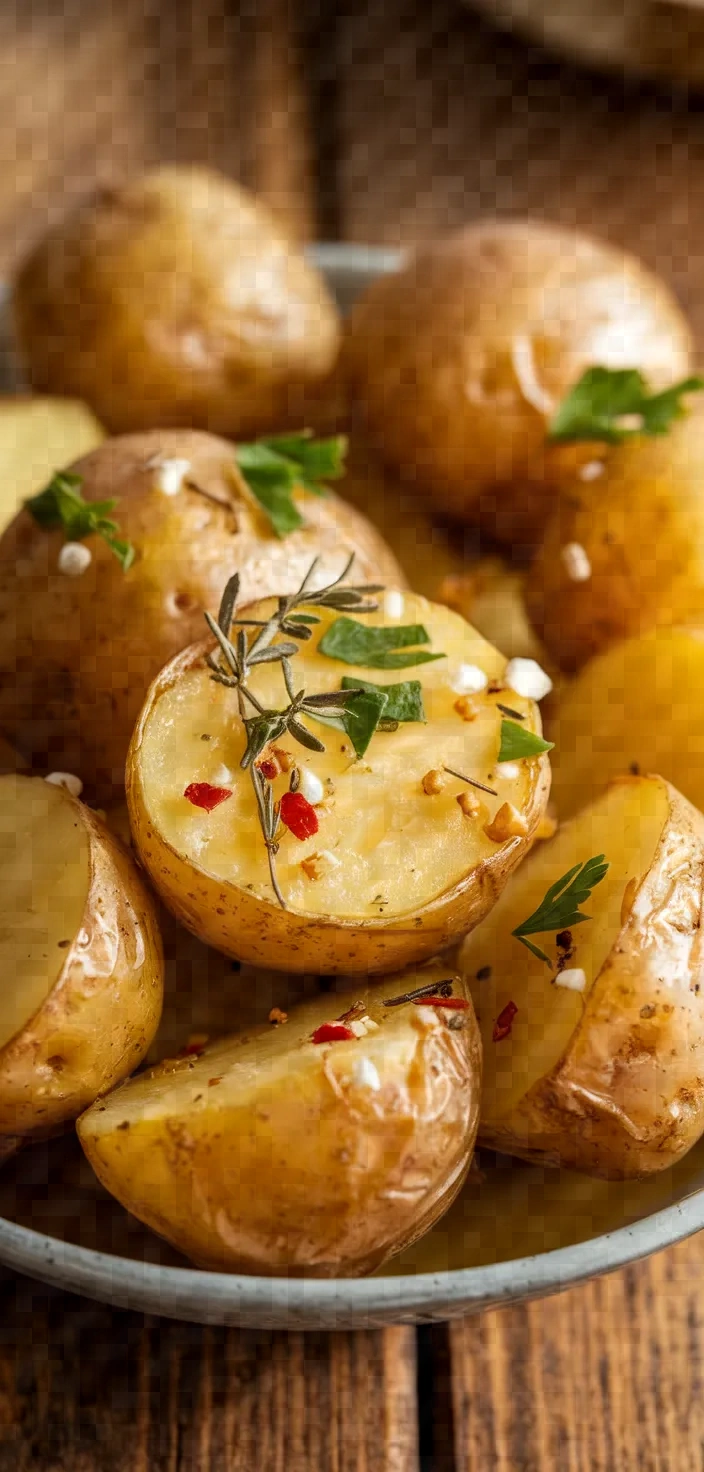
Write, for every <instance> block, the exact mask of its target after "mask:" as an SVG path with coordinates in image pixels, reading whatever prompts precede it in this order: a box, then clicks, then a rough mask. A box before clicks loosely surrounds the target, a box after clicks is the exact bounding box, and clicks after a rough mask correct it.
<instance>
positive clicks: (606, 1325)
mask: <svg viewBox="0 0 704 1472" xmlns="http://www.w3.org/2000/svg"><path fill="white" fill-rule="evenodd" d="M703 1269H704V1237H702V1236H701V1235H700V1236H698V1237H695V1238H693V1239H691V1240H690V1241H689V1242H685V1243H682V1244H681V1245H680V1246H678V1247H674V1248H671V1249H669V1251H667V1252H663V1253H659V1254H658V1255H657V1256H656V1257H653V1258H650V1259H649V1260H648V1261H647V1262H643V1263H639V1264H637V1265H635V1266H633V1267H631V1268H627V1269H626V1270H624V1271H623V1272H620V1273H615V1274H613V1275H611V1276H608V1277H605V1278H601V1279H598V1280H597V1281H595V1282H594V1283H589V1284H586V1285H585V1286H583V1287H581V1288H576V1289H573V1290H571V1291H570V1292H568V1293H564V1294H560V1295H559V1296H557V1297H555V1298H550V1299H546V1300H543V1301H542V1302H538V1303H533V1304H526V1305H519V1306H518V1307H515V1308H509V1309H498V1310H495V1311H493V1312H491V1313H486V1314H483V1315H480V1316H479V1317H478V1318H475V1319H466V1320H461V1321H458V1322H457V1323H454V1324H451V1325H450V1326H449V1327H448V1329H447V1335H448V1345H449V1352H450V1356H451V1363H452V1404H453V1418H454V1439H455V1466H456V1472H484V1469H485V1468H488V1467H491V1468H492V1472H553V1469H558V1468H559V1472H616V1469H618V1472H665V1469H668V1472H669V1469H673V1472H675V1469H676V1472H701V1468H702V1466H703V1465H704V1402H703V1400H702V1379H703V1372H704V1306H703V1304H702V1295H701V1280H702V1271H703Z"/></svg>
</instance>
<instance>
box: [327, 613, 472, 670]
mask: <svg viewBox="0 0 704 1472" xmlns="http://www.w3.org/2000/svg"><path fill="white" fill-rule="evenodd" d="M429 643H430V636H429V634H428V631H427V629H425V628H424V626H423V624H395V625H394V626H393V628H384V627H379V626H378V625H376V626H373V625H372V626H371V627H370V626H369V625H368V624H360V623H358V621H357V619H354V618H336V619H335V622H334V623H332V624H330V626H329V628H327V629H326V630H325V633H324V634H323V637H322V639H321V640H320V643H319V644H318V652H319V653H320V654H326V655H327V656H328V658H329V659H339V660H341V662H342V663H343V664H356V665H361V666H363V667H366V668H368V669H373V670H404V669H407V668H408V667H409V665H414V664H428V663H429V662H430V661H431V660H433V659H444V658H445V656H444V654H430V653H429V652H428V651H427V650H424V649H414V648H411V647H410V646H412V645H415V644H429ZM404 651H406V652H404Z"/></svg>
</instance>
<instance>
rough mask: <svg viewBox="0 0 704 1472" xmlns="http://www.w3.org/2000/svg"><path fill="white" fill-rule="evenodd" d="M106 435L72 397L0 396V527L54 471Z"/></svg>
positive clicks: (92, 446)
mask: <svg viewBox="0 0 704 1472" xmlns="http://www.w3.org/2000/svg"><path fill="white" fill-rule="evenodd" d="M104 438H105V435H104V433H103V430H102V429H101V427H100V425H99V424H98V421H97V419H96V418H95V417H94V415H93V414H91V412H90V409H88V408H87V407H86V405H85V404H80V403H78V402H77V401H76V400H74V399H45V398H41V397H40V396H37V397H33V396H32V395H31V394H8V395H2V396H0V530H4V529H5V527H6V526H7V525H8V523H9V522H10V521H11V520H12V518H13V516H16V514H17V512H18V511H19V509H20V507H21V505H22V502H23V501H25V500H26V499H27V497H28V496H33V495H34V494H35V492H37V491H41V490H42V488H43V487H44V486H45V485H46V483H47V481H48V480H50V478H51V476H52V475H53V473H54V471H55V470H56V469H57V468H58V467H59V466H61V465H68V464H69V463H70V461H71V460H77V459H78V457H79V456H80V455H87V454H88V451H89V450H92V449H94V448H95V446H96V445H99V444H100V442H101V440H103V439H104Z"/></svg>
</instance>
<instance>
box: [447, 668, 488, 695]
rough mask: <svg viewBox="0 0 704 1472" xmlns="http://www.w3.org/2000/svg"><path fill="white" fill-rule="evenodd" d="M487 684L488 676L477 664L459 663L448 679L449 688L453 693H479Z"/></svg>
mask: <svg viewBox="0 0 704 1472" xmlns="http://www.w3.org/2000/svg"><path fill="white" fill-rule="evenodd" d="M488 684H489V676H488V675H487V674H485V673H484V670H482V669H480V668H479V665H478V664H460V665H458V666H457V669H456V670H455V672H454V674H453V676H452V678H451V680H450V689H451V690H454V692H455V695H480V694H481V692H482V690H486V687H487V685H488Z"/></svg>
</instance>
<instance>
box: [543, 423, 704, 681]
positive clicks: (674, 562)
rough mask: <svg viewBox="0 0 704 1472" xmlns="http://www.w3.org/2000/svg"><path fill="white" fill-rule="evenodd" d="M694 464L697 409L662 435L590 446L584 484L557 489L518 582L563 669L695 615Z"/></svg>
mask: <svg viewBox="0 0 704 1472" xmlns="http://www.w3.org/2000/svg"><path fill="white" fill-rule="evenodd" d="M703 465H704V412H702V410H701V409H700V410H699V411H698V412H695V413H692V414H689V415H687V417H686V418H684V419H682V420H681V421H680V422H679V423H677V424H675V425H674V426H673V428H672V429H671V430H670V432H669V433H668V434H665V435H662V436H658V437H657V438H648V437H646V436H639V437H637V438H635V439H632V440H627V441H626V442H625V443H624V444H621V445H618V446H613V447H598V450H596V451H594V458H593V460H592V462H591V465H590V467H589V480H588V481H586V482H585V481H584V480H581V479H580V478H579V476H577V477H575V478H574V479H573V480H572V481H571V482H570V483H569V484H568V485H567V486H566V487H565V489H564V491H563V493H562V494H561V495H560V498H559V500H558V502H557V504H556V506H555V509H554V511H553V512H552V514H551V516H550V519H549V521H548V523H547V526H546V528H545V535H544V538H543V542H542V546H541V548H540V551H539V553H538V556H537V557H536V559H535V563H534V565H533V567H532V568H531V569H530V571H529V572H528V575H527V579H526V602H527V606H528V610H529V613H530V615H531V617H532V619H533V622H534V624H535V626H536V628H537V630H538V632H539V634H540V635H541V637H542V638H543V639H544V640H545V643H546V645H547V647H548V649H549V651H550V653H551V655H552V656H553V658H554V659H556V660H558V661H559V663H560V664H561V665H562V667H563V668H564V669H567V670H573V669H577V668H579V666H580V665H582V664H584V663H585V661H586V660H588V659H589V658H591V656H592V655H593V654H599V653H600V652H601V651H602V650H603V649H608V648H609V646H610V645H611V644H615V643H618V641H619V640H620V639H627V638H628V637H629V636H630V635H632V634H638V633H645V632H647V631H648V630H649V629H652V628H655V627H656V626H657V625H659V624H677V623H686V622H687V621H688V620H689V619H692V618H696V617H697V616H698V615H704V469H703V468H702V467H703ZM599 468H601V474H595V472H598V471H599Z"/></svg>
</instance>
